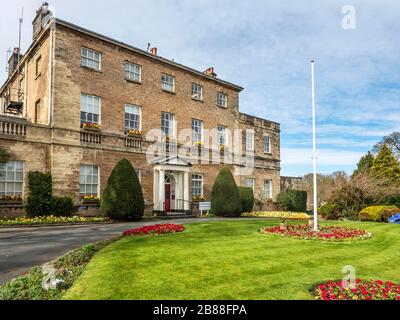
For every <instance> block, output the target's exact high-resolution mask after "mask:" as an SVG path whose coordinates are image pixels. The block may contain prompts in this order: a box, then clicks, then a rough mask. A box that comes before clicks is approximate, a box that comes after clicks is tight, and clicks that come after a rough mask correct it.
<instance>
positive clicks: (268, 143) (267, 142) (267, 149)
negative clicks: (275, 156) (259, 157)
mask: <svg viewBox="0 0 400 320" xmlns="http://www.w3.org/2000/svg"><path fill="white" fill-rule="evenodd" d="M264 152H265V153H271V138H270V137H269V136H264Z"/></svg>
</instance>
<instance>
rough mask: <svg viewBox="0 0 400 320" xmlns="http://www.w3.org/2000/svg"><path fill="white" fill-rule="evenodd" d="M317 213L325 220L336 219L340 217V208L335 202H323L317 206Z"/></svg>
mask: <svg viewBox="0 0 400 320" xmlns="http://www.w3.org/2000/svg"><path fill="white" fill-rule="evenodd" d="M318 213H319V214H320V215H321V216H322V217H323V218H324V219H326V220H337V219H340V218H341V217H342V210H341V208H340V206H338V205H337V204H330V203H327V204H324V205H322V206H320V207H319V208H318Z"/></svg>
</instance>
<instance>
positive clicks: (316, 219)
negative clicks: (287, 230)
mask: <svg viewBox="0 0 400 320" xmlns="http://www.w3.org/2000/svg"><path fill="white" fill-rule="evenodd" d="M314 63H315V60H314V59H312V60H311V82H312V117H313V155H312V158H313V173H314V188H313V189H314V202H313V205H314V231H315V232H317V231H318V207H317V206H318V201H317V200H318V198H317V138H316V123H315V122H316V120H315V114H316V107H315V79H314Z"/></svg>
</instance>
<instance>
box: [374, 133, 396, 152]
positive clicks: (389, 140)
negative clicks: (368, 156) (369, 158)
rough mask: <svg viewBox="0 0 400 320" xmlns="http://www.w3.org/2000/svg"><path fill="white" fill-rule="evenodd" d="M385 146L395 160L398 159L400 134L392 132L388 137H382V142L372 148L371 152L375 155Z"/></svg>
mask: <svg viewBox="0 0 400 320" xmlns="http://www.w3.org/2000/svg"><path fill="white" fill-rule="evenodd" d="M385 144H386V145H387V146H388V147H389V148H390V150H392V152H393V153H394V154H395V156H396V157H397V158H400V132H397V131H396V132H392V133H391V134H389V135H388V136H386V137H383V138H382V140H381V141H380V142H378V143H377V144H376V145H375V146H374V148H373V152H374V153H375V154H377V153H379V151H380V150H381V148H382V147H383V146H384V145H385Z"/></svg>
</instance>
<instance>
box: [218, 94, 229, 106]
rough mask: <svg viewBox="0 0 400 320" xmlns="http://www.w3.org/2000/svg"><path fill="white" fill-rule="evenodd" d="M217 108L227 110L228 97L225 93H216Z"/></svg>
mask: <svg viewBox="0 0 400 320" xmlns="http://www.w3.org/2000/svg"><path fill="white" fill-rule="evenodd" d="M217 106H218V107H221V108H225V109H226V108H228V95H227V94H226V93H223V92H220V91H218V92H217Z"/></svg>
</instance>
